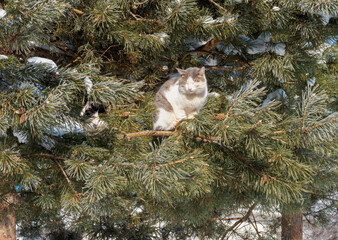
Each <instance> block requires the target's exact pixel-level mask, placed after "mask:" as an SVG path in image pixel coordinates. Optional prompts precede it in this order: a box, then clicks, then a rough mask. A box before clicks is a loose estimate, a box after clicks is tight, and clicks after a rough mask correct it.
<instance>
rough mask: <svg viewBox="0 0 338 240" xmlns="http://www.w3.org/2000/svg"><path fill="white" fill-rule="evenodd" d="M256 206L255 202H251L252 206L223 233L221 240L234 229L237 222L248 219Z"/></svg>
mask: <svg viewBox="0 0 338 240" xmlns="http://www.w3.org/2000/svg"><path fill="white" fill-rule="evenodd" d="M256 206H257V203H254V204H252V206H251V207H250V208H249V210H248V212H247V213H246V214H245V215H244V216H243V217H242V218H241V219H240V220H238V221H237V222H235V223H234V224H233V225H232V226H231V227H230V228H228V229H227V230H226V231H225V233H224V234H223V236H222V238H221V240H224V239H225V237H226V235H227V234H228V233H229V232H231V231H232V230H234V229H235V227H237V226H238V225H239V224H241V223H242V222H245V221H246V220H248V219H249V217H250V215H251V213H252V211H253V210H254V208H255V207H256Z"/></svg>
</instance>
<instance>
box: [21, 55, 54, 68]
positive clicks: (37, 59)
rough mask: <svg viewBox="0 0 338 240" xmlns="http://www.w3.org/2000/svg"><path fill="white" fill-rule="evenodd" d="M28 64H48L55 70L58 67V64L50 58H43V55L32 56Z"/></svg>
mask: <svg viewBox="0 0 338 240" xmlns="http://www.w3.org/2000/svg"><path fill="white" fill-rule="evenodd" d="M27 64H32V65H48V66H50V67H51V68H52V69H54V70H55V71H56V70H57V69H58V66H57V65H56V63H55V62H54V61H53V60H51V59H48V58H42V57H31V58H28V59H27Z"/></svg>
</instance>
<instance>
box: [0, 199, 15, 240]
mask: <svg viewBox="0 0 338 240" xmlns="http://www.w3.org/2000/svg"><path fill="white" fill-rule="evenodd" d="M14 201H15V195H14V194H8V195H7V196H6V197H5V200H4V201H2V202H0V240H16V221H15V215H14V208H13V206H12V205H13V203H14Z"/></svg>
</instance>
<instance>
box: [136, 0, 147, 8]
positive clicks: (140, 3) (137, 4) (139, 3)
mask: <svg viewBox="0 0 338 240" xmlns="http://www.w3.org/2000/svg"><path fill="white" fill-rule="evenodd" d="M148 1H149V0H144V1H143V2H137V3H134V7H137V6H139V5H143V4H145V3H147V2H148Z"/></svg>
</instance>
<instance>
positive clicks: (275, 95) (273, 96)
mask: <svg viewBox="0 0 338 240" xmlns="http://www.w3.org/2000/svg"><path fill="white" fill-rule="evenodd" d="M287 97H288V96H287V95H286V92H285V91H284V90H283V89H281V88H280V89H277V90H276V91H274V92H272V93H269V94H268V96H267V97H266V99H265V100H264V102H263V104H262V107H264V106H266V105H268V103H269V102H271V101H273V100H277V101H281V100H283V99H286V100H287Z"/></svg>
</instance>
